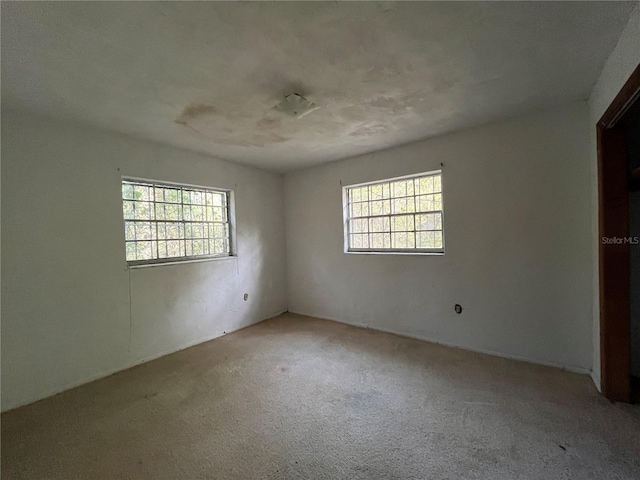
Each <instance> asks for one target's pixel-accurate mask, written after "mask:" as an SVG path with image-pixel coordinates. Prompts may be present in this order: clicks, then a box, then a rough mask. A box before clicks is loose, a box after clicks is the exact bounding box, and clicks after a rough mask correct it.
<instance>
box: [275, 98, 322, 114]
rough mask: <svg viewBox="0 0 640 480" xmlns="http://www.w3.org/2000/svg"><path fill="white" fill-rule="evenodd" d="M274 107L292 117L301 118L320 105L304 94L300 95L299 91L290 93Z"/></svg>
mask: <svg viewBox="0 0 640 480" xmlns="http://www.w3.org/2000/svg"><path fill="white" fill-rule="evenodd" d="M273 108H275V109H276V110H278V111H279V112H282V113H284V114H285V115H289V116H290V117H296V118H301V117H304V116H305V115H307V114H309V113H311V112H313V111H314V110H316V109H318V108H320V107H318V106H317V105H316V104H315V103H313V102H310V101H309V100H307V99H306V98H304V97H303V96H302V95H298V94H297V93H290V94H289V95H287V96H285V97H284V99H282V101H281V102H280V103H279V104H277V105H276V106H275V107H273Z"/></svg>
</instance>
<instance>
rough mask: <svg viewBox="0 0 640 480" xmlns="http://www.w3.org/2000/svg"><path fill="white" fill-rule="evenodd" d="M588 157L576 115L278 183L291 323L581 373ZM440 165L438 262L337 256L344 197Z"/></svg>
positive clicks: (521, 122) (445, 139)
mask: <svg viewBox="0 0 640 480" xmlns="http://www.w3.org/2000/svg"><path fill="white" fill-rule="evenodd" d="M589 146H590V144H589V131H588V111H587V105H586V103H585V102H577V103H574V104H570V105H568V106H565V107H562V108H558V109H554V110H551V111H546V112H538V113H535V114H531V115H528V116H526V117H521V118H517V119H512V120H508V121H505V122H501V123H496V124H491V125H486V126H483V127H480V128H475V129H471V130H467V131H463V132H459V133H454V134H451V135H446V136H442V137H437V138H433V139H430V140H427V141H423V142H419V143H414V144H410V145H406V146H403V147H399V148H394V149H391V150H386V151H381V152H377V153H373V154H368V155H364V156H360V157H356V158H351V159H347V160H343V161H340V162H336V163H331V164H327V165H325V166H320V167H317V168H312V169H307V170H303V171H299V172H294V173H291V174H288V175H286V176H285V205H286V207H285V214H286V221H285V225H286V232H287V268H288V292H289V294H288V298H289V310H290V311H292V312H298V313H304V314H309V315H313V316H318V317H326V318H330V319H334V320H338V321H342V322H346V323H352V324H358V325H368V326H371V327H372V328H376V329H381V330H389V331H392V332H397V333H401V334H404V335H410V336H415V337H418V338H424V339H429V340H434V341H437V342H441V343H445V344H451V345H457V346H461V347H463V348H467V349H472V350H479V351H486V352H493V353H497V354H501V355H505V356H510V357H515V358H523V359H528V360H532V361H535V362H539V363H545V364H551V365H558V366H564V367H568V368H571V369H574V370H577V371H583V372H586V371H589V369H590V368H591V363H592V351H591V347H592V340H591V339H592V332H591V328H592V311H591V308H592V302H591V299H592V295H593V291H592V288H593V285H592V281H591V276H592V265H591V262H592V256H591V209H590V170H589V155H590V152H589V150H588V148H589ZM441 162H442V163H444V167H442V170H443V188H444V212H445V215H444V218H445V237H446V253H445V255H444V256H401V255H355V254H345V253H343V225H342V203H341V202H342V195H341V184H342V185H349V184H354V183H360V182H367V181H373V180H378V179H384V178H389V177H396V176H401V175H408V174H413V173H418V172H424V171H430V170H434V169H438V168H440V163H441ZM456 303H460V304H461V305H462V307H463V308H464V311H463V313H462V314H461V315H457V314H455V312H454V304H456Z"/></svg>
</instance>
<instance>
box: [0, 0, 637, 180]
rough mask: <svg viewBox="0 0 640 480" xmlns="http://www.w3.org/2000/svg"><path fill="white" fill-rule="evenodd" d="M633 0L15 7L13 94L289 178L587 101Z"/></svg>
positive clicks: (17, 101)
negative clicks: (289, 109)
mask: <svg viewBox="0 0 640 480" xmlns="http://www.w3.org/2000/svg"><path fill="white" fill-rule="evenodd" d="M633 6H634V2H620V3H619V2H568V3H564V2H563V3H558V2H539V3H531V2H526V3H520V2H516V3H503V2H495V3H494V2H491V3H490V2H468V3H467V2H464V3H457V2H442V3H440V2H437V3H436V2H429V3H394V2H389V3H373V2H371V3H369V2H367V3H363V2H353V3H340V2H326V3H325V2H299V3H290V2H283V3H275V2H274V3H272V2H267V3H265V2H257V3H236V2H232V3H217V2H216V3H207V2H186V3H182V2H177V3H164V2H157V3H156V2H148V3H146V2H123V3H119V2H63V3H57V2H42V3H40V2H39V3H26V2H25V3H23V2H19V3H12V2H9V3H7V2H3V3H2V102H3V108H10V109H27V110H31V111H36V112H39V113H42V114H44V115H48V116H50V117H54V118H55V117H60V118H66V119H73V120H75V121H80V122H84V123H88V124H92V125H95V126H98V127H101V128H105V129H109V130H115V131H119V132H123V133H126V134H129V135H132V136H137V137H142V138H146V139H150V140H155V141H158V142H163V143H166V144H170V145H174V146H177V147H181V148H186V149H190V150H195V151H199V152H204V153H206V154H208V155H211V156H215V157H219V158H223V159H228V160H232V161H237V162H240V163H244V164H249V165H254V166H257V167H260V168H265V169H270V170H276V171H289V170H293V169H297V168H303V167H306V166H310V165H315V164H318V163H321V162H326V161H331V160H336V159H339V158H345V157H349V156H353V155H357V154H360V153H365V152H369V151H373V150H379V149H383V148H388V147H391V146H394V145H399V144H403V143H407V142H411V141H414V140H418V139H421V138H426V137H429V136H433V135H438V134H442V133H446V132H450V131H454V130H458V129H460V128H465V127H469V126H472V125H477V124H481V123H486V122H488V121H491V120H496V119H499V118H504V117H508V116H512V115H515V114H518V113H522V112H526V111H531V110H534V109H539V108H544V107H548V106H553V105H557V104H559V103H561V102H565V101H569V100H572V99H578V98H585V97H586V96H587V95H588V94H589V91H590V89H591V88H592V86H593V84H594V83H595V81H596V79H597V77H598V75H599V73H600V70H601V69H602V66H603V65H604V61H605V60H606V58H607V56H608V55H609V53H610V52H611V51H612V50H613V48H614V46H615V43H616V41H617V38H618V36H619V34H620V32H621V31H622V29H623V27H624V25H625V24H626V22H627V19H628V15H629V13H630V11H631V9H632V8H633ZM292 92H295V93H298V94H300V95H303V96H305V97H307V98H308V99H309V100H311V101H312V102H314V103H316V104H317V105H318V106H319V107H320V108H318V109H317V110H315V111H313V112H311V113H309V114H308V115H306V116H304V117H303V118H295V117H289V116H285V115H283V114H281V113H280V112H278V111H276V110H274V109H273V106H274V105H276V104H277V103H278V102H280V100H281V99H282V98H283V97H284V95H286V94H288V93H292Z"/></svg>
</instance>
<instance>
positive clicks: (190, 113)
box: [176, 103, 216, 125]
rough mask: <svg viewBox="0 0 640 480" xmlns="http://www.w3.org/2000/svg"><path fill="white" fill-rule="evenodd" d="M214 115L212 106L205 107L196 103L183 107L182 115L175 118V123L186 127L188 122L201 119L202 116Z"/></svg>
mask: <svg viewBox="0 0 640 480" xmlns="http://www.w3.org/2000/svg"><path fill="white" fill-rule="evenodd" d="M215 113H216V107H214V106H213V105H205V104H202V103H196V104H192V105H189V106H188V107H185V109H184V110H183V111H182V114H180V116H178V117H177V118H176V123H179V124H181V125H188V124H189V121H190V120H192V119H194V118H198V117H202V116H203V115H214V114H215Z"/></svg>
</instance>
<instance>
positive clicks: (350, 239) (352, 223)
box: [345, 172, 444, 253]
mask: <svg viewBox="0 0 640 480" xmlns="http://www.w3.org/2000/svg"><path fill="white" fill-rule="evenodd" d="M345 200H346V204H347V205H346V225H345V229H346V233H347V249H348V251H350V252H434V253H442V252H443V251H444V232H443V225H442V222H443V218H442V214H443V209H442V173H441V172H433V173H428V174H422V175H416V176H412V177H404V178H397V179H391V180H385V181H383V182H376V183H371V184H365V185H355V186H351V187H346V195H345Z"/></svg>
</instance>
